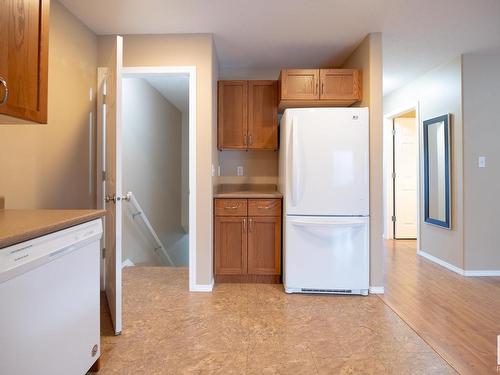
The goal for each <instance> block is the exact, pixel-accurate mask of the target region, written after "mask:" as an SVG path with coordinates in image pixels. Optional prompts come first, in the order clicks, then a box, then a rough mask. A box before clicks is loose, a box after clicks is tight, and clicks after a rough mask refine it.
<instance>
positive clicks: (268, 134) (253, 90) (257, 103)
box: [248, 81, 278, 150]
mask: <svg viewBox="0 0 500 375" xmlns="http://www.w3.org/2000/svg"><path fill="white" fill-rule="evenodd" d="M248 148H249V149H259V150H266V149H269V150H276V149H277V148H278V83H277V82H276V81H248Z"/></svg>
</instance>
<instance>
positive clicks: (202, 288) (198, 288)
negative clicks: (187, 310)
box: [189, 279, 214, 292]
mask: <svg viewBox="0 0 500 375" xmlns="http://www.w3.org/2000/svg"><path fill="white" fill-rule="evenodd" d="M213 289H214V279H212V282H211V283H210V284H194V285H193V286H190V287H189V291H190V292H211V291H212V290H213Z"/></svg>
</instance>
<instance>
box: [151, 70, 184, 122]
mask: <svg viewBox="0 0 500 375" xmlns="http://www.w3.org/2000/svg"><path fill="white" fill-rule="evenodd" d="M145 80H146V81H148V82H149V84H150V85H151V86H153V87H154V88H155V89H156V90H158V91H159V92H160V93H161V94H162V95H163V96H164V97H165V98H166V99H167V100H168V101H169V102H170V103H172V104H173V105H174V106H176V107H177V109H178V110H179V111H181V112H182V113H188V109H189V77H188V76H185V75H175V76H168V77H145Z"/></svg>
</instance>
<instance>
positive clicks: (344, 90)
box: [320, 69, 361, 101]
mask: <svg viewBox="0 0 500 375" xmlns="http://www.w3.org/2000/svg"><path fill="white" fill-rule="evenodd" d="M320 82H321V89H320V99H334V100H335V99H348V100H349V99H350V100H355V101H357V100H360V99H361V81H360V73H359V70H356V69H321V70H320Z"/></svg>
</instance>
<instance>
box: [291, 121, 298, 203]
mask: <svg viewBox="0 0 500 375" xmlns="http://www.w3.org/2000/svg"><path fill="white" fill-rule="evenodd" d="M291 130H292V142H291V143H292V152H291V159H292V162H291V165H292V171H291V172H292V173H291V175H292V204H293V205H294V206H296V205H297V199H298V197H299V184H300V163H299V157H298V142H299V140H298V137H297V117H296V116H293V117H292V129H291Z"/></svg>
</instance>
